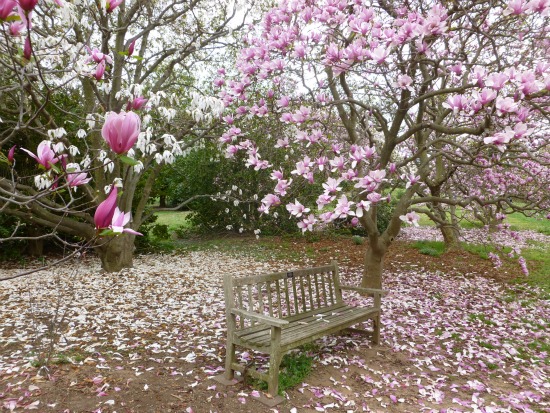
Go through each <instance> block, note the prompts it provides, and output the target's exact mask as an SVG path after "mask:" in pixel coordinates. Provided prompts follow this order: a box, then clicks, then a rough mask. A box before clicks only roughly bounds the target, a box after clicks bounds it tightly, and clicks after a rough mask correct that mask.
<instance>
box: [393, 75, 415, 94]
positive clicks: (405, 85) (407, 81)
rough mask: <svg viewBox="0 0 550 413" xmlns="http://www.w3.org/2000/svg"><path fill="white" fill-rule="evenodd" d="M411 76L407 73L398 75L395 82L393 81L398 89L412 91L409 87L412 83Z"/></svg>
mask: <svg viewBox="0 0 550 413" xmlns="http://www.w3.org/2000/svg"><path fill="white" fill-rule="evenodd" d="M412 81H413V80H412V78H411V77H410V76H409V75H400V76H399V77H398V78H397V82H396V83H395V86H397V87H398V88H399V89H403V90H405V89H407V90H410V91H412V90H413V88H412V87H411V84H412Z"/></svg>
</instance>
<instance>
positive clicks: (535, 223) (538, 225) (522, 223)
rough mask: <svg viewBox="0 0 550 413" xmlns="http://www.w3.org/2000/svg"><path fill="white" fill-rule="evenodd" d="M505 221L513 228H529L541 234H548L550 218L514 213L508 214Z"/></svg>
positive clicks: (549, 232)
mask: <svg viewBox="0 0 550 413" xmlns="http://www.w3.org/2000/svg"><path fill="white" fill-rule="evenodd" d="M506 222H507V223H509V224H510V225H511V226H512V229H513V230H516V231H519V230H523V231H525V230H531V231H537V232H540V233H541V234H546V235H550V219H546V218H544V217H540V218H534V217H526V216H524V215H522V214H519V213H517V212H516V213H515V214H511V215H508V218H507V219H506Z"/></svg>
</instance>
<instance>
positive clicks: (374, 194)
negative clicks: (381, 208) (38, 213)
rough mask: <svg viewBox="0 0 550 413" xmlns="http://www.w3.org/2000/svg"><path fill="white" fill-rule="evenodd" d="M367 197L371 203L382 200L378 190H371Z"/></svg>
mask: <svg viewBox="0 0 550 413" xmlns="http://www.w3.org/2000/svg"><path fill="white" fill-rule="evenodd" d="M367 199H368V200H369V202H370V203H371V204H376V203H378V202H380V201H381V200H382V195H380V194H379V193H378V192H371V193H370V194H368V195H367Z"/></svg>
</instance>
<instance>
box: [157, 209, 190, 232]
mask: <svg viewBox="0 0 550 413" xmlns="http://www.w3.org/2000/svg"><path fill="white" fill-rule="evenodd" d="M189 214H190V212H189V211H158V212H156V213H155V215H156V216H157V220H156V222H155V223H156V224H159V225H167V226H168V231H170V232H172V231H175V230H177V229H179V228H181V227H185V228H190V227H191V224H190V223H189V221H188V220H187V216H188V215H189Z"/></svg>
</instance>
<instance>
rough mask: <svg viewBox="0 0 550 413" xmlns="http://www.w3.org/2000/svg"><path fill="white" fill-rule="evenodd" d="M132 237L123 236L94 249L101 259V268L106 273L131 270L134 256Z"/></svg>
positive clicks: (128, 235) (133, 237)
mask: <svg viewBox="0 0 550 413" xmlns="http://www.w3.org/2000/svg"><path fill="white" fill-rule="evenodd" d="M134 239H135V236H134V235H130V234H123V235H119V236H117V237H114V238H112V239H110V240H108V239H107V240H106V239H103V241H104V242H105V243H104V244H102V245H100V246H98V247H96V252H97V254H98V255H99V258H100V259H101V268H103V270H105V271H107V272H118V271H120V270H122V269H123V268H132V266H133V255H134V249H135V247H134Z"/></svg>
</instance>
